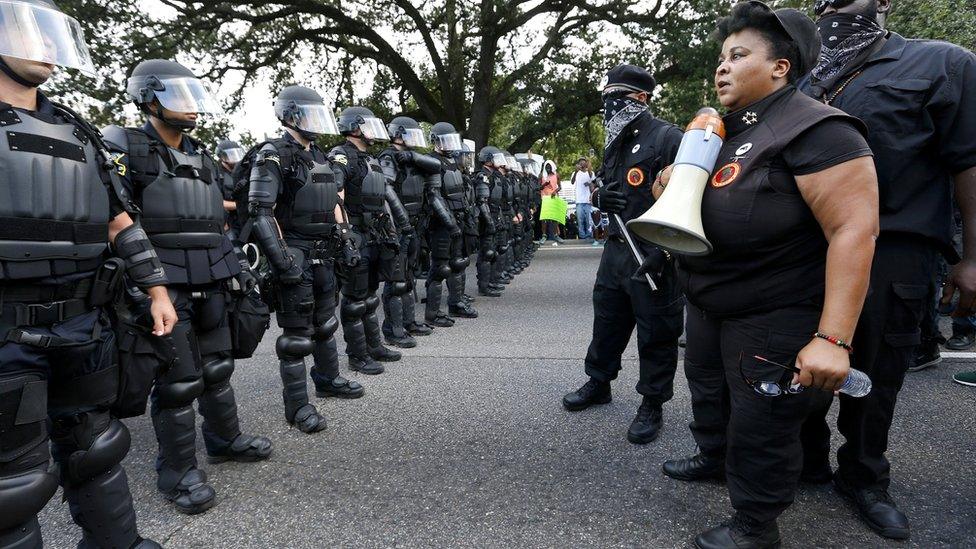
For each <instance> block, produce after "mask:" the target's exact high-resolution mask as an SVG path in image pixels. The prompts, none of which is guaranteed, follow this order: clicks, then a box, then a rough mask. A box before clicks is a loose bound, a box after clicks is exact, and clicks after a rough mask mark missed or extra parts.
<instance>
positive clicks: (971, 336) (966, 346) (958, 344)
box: [945, 326, 976, 351]
mask: <svg viewBox="0 0 976 549" xmlns="http://www.w3.org/2000/svg"><path fill="white" fill-rule="evenodd" d="M973 345H976V329H974V330H965V329H960V328H956V326H953V327H952V337H950V338H949V341H946V344H945V348H946V349H949V350H951V351H968V350H970V349H972V348H973Z"/></svg>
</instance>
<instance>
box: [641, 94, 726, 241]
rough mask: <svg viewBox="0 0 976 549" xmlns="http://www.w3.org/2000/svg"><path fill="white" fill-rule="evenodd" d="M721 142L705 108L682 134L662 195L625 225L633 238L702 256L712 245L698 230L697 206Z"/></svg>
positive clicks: (718, 126) (721, 132)
mask: <svg viewBox="0 0 976 549" xmlns="http://www.w3.org/2000/svg"><path fill="white" fill-rule="evenodd" d="M724 140H725V125H724V124H723V123H722V117H721V116H719V114H718V111H716V110H715V109H713V108H711V107H705V108H704V109H701V110H699V111H698V112H697V113H696V114H695V118H694V120H692V121H691V124H688V127H687V128H686V130H685V135H684V137H682V138H681V146H680V147H678V155H677V156H676V157H675V161H674V166H673V168H672V170H671V179H670V181H669V182H668V186H667V188H665V189H664V193H662V194H661V197H660V198H658V199H657V202H655V203H654V205H653V206H651V207H650V208H648V210H647V211H646V212H644V213H643V214H642V215H641V216H640V217H638V218H635V219H631V220H630V221H628V222H627V228H628V229H630V231H631V232H632V233H634V235H635V236H637V237H638V238H640V239H642V240H646V241H648V242H650V243H652V244H655V245H657V246H659V247H661V248H664V249H666V250H669V251H671V252H674V253H677V254H684V255H706V254H708V253H710V252H711V251H712V245H711V243H710V242H709V241H708V239H707V238H705V229H704V228H703V227H702V219H701V203H702V195H704V193H705V187H706V186H707V185H708V178H709V176H711V174H712V170H714V169H715V162H716V161H717V160H718V154H719V152H720V151H721V150H722V145H723V143H724Z"/></svg>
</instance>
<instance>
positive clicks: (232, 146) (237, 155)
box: [217, 139, 244, 166]
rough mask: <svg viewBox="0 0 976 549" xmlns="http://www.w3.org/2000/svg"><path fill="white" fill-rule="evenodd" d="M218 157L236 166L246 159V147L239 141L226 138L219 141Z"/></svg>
mask: <svg viewBox="0 0 976 549" xmlns="http://www.w3.org/2000/svg"><path fill="white" fill-rule="evenodd" d="M217 159H218V160H220V161H221V162H226V163H227V164H230V165H231V166H234V165H236V164H237V163H238V162H240V161H241V160H243V159H244V148H243V147H241V146H240V145H238V144H237V141H231V140H229V139H224V140H222V141H220V142H219V143H217Z"/></svg>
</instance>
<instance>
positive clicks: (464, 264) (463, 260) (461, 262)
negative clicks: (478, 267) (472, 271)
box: [450, 256, 471, 273]
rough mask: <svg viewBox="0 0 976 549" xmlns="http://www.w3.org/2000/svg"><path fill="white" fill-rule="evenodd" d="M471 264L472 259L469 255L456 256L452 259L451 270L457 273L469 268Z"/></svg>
mask: <svg viewBox="0 0 976 549" xmlns="http://www.w3.org/2000/svg"><path fill="white" fill-rule="evenodd" d="M470 264H471V260H470V259H469V258H468V257H466V256H465V257H455V258H453V259H451V261H450V267H451V271H453V272H455V273H460V272H461V271H463V270H465V269H467V268H468V265H470Z"/></svg>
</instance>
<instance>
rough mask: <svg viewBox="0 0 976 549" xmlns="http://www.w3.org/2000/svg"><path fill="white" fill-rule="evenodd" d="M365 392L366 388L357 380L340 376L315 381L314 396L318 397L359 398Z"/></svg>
mask: <svg viewBox="0 0 976 549" xmlns="http://www.w3.org/2000/svg"><path fill="white" fill-rule="evenodd" d="M365 393H366V389H365V388H364V387H363V386H362V385H360V383H359V382H358V381H352V380H349V379H346V378H344V377H342V376H336V378H335V379H332V380H329V381H324V382H323V383H318V382H316V383H315V396H317V397H319V398H329V397H336V398H359V397H361V396H363V395H364V394H365Z"/></svg>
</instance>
